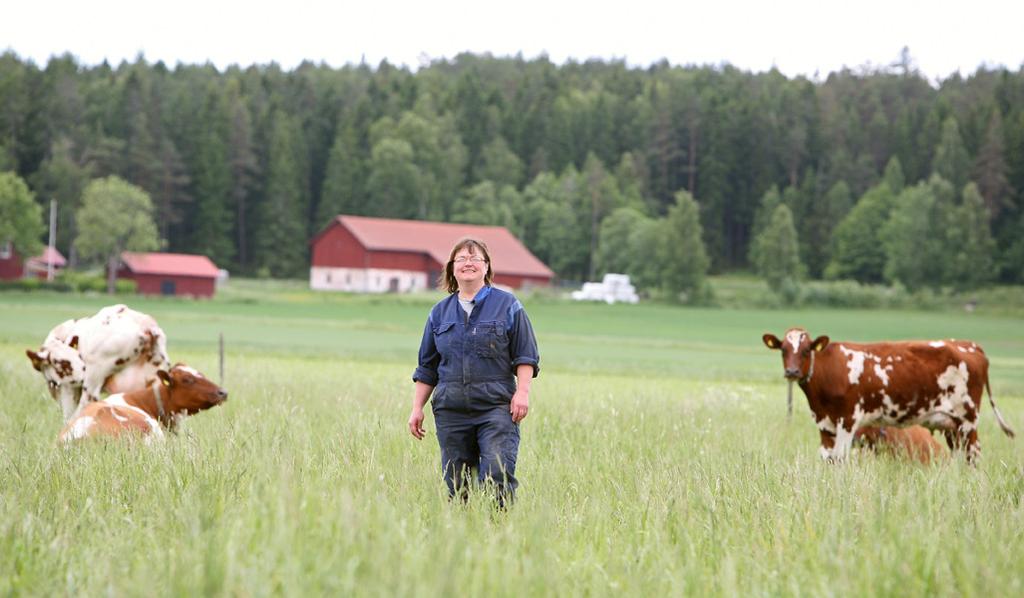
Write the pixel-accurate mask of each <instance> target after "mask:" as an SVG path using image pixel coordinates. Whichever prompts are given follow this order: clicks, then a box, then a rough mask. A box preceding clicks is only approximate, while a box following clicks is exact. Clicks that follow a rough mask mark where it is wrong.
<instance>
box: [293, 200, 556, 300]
mask: <svg viewBox="0 0 1024 598" xmlns="http://www.w3.org/2000/svg"><path fill="white" fill-rule="evenodd" d="M462 237H475V238H477V239H480V240H482V241H483V242H484V243H486V244H487V248H488V249H489V250H490V254H491V267H492V268H493V272H494V278H493V280H494V283H495V284H499V285H504V286H508V287H512V288H516V289H521V288H524V287H528V286H545V285H548V284H550V283H551V279H552V278H554V275H555V273H554V272H552V271H551V269H550V268H548V267H547V266H546V265H544V262H542V261H540V260H539V259H537V256H535V255H533V254H532V253H530V250H529V249H527V248H526V246H525V245H523V244H522V242H520V241H519V239H517V238H516V237H515V235H513V234H512V233H511V232H509V230H508V229H507V228H505V227H503V226H480V225H475V224H448V223H444V222H426V221H423V220H394V219H390V218H367V217H364V216H338V217H337V218H335V219H334V220H333V221H331V223H330V224H328V225H327V227H326V228H325V229H324V230H322V231H320V233H319V234H318V235H317V236H316V237H313V239H312V240H311V241H310V244H311V245H312V249H313V260H312V261H313V263H312V266H311V268H310V270H309V286H310V287H311V288H313V289H317V290H330V291H352V292H357V293H386V292H409V291H420V290H425V289H431V288H434V287H435V286H436V284H437V279H438V277H439V276H440V274H441V272H442V270H443V269H444V266H445V264H446V263H447V262H448V255H449V253H450V252H451V249H452V246H453V245H454V244H455V242H456V241H458V240H459V239H461V238H462Z"/></svg>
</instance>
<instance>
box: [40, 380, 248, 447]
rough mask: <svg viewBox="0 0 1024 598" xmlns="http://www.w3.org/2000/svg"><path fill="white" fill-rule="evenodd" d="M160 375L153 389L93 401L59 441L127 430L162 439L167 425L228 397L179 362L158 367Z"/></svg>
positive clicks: (126, 431) (149, 438) (61, 434)
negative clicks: (165, 368) (161, 368)
mask: <svg viewBox="0 0 1024 598" xmlns="http://www.w3.org/2000/svg"><path fill="white" fill-rule="evenodd" d="M157 376H158V377H159V381H157V382H154V383H153V384H152V386H151V387H150V388H145V389H142V390H135V391H132V392H127V393H119V394H114V395H111V396H109V397H107V398H106V399H104V400H102V401H98V402H94V403H89V404H88V405H86V406H85V407H84V408H83V409H82V412H81V413H79V414H78V415H77V416H76V417H74V418H72V419H71V421H69V422H68V423H67V425H66V426H64V429H63V430H62V431H61V433H60V435H59V436H58V437H57V438H58V440H60V441H61V442H65V443H67V442H71V441H74V440H78V439H80V438H91V437H97V436H115V437H116V436H121V435H122V434H126V433H130V434H137V435H140V436H142V437H143V438H145V439H146V440H147V441H149V440H151V439H154V438H155V439H157V440H159V439H162V438H163V437H164V433H163V428H164V427H166V428H168V429H171V430H173V429H174V428H175V427H176V426H177V424H178V422H179V421H180V420H181V419H184V418H185V417H188V416H189V415H192V414H193V413H197V412H199V411H202V410H204V409H209V408H210V407H216V406H217V405H220V404H221V403H223V402H224V401H226V400H227V398H228V393H227V392H225V391H224V389H222V388H221V387H219V386H217V385H216V384H214V383H213V382H212V381H210V380H208V379H207V378H206V377H205V376H203V375H202V374H200V373H199V372H197V371H196V370H194V369H192V368H190V367H188V366H187V365H184V364H180V363H179V364H175V366H174V367H172V368H171V369H170V371H166V372H165V371H163V370H158V371H157Z"/></svg>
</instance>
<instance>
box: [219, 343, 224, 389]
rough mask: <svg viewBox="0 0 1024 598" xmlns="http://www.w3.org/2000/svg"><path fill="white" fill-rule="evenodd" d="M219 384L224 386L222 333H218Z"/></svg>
mask: <svg viewBox="0 0 1024 598" xmlns="http://www.w3.org/2000/svg"><path fill="white" fill-rule="evenodd" d="M219 336H220V361H219V364H220V385H221V386H224V333H223V332H221V333H220V335H219Z"/></svg>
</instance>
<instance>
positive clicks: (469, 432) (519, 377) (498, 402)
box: [409, 238, 540, 506]
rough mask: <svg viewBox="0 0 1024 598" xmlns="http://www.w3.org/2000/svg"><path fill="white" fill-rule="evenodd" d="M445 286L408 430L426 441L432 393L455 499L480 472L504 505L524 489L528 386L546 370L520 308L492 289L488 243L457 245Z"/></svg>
mask: <svg viewBox="0 0 1024 598" xmlns="http://www.w3.org/2000/svg"><path fill="white" fill-rule="evenodd" d="M440 286H441V288H442V289H443V290H446V291H448V293H450V294H449V296H448V297H446V298H445V299H442V300H441V301H439V302H438V303H437V305H435V306H434V307H433V308H432V309H431V310H430V315H429V317H428V318H427V325H426V327H425V328H424V329H423V340H422V341H420V353H419V367H417V368H416V371H415V372H414V373H413V376H412V379H413V381H414V382H415V384H416V390H415V393H414V395H413V400H412V415H410V416H409V432H410V433H411V434H412V435H413V436H415V437H416V438H417V439H422V438H423V436H424V431H423V406H424V405H425V404H426V403H427V400H429V399H430V396H431V394H433V396H434V402H433V406H432V407H433V411H434V424H435V425H436V426H437V441H438V444H440V445H441V467H442V470H443V472H444V480H445V482H446V483H447V484H448V493H449V495H450V496H452V497H454V496H456V494H458V495H459V496H460V497H462V498H463V499H465V498H466V497H467V492H468V482H469V480H470V479H471V478H470V476H471V475H472V474H471V472H472V470H474V469H476V470H477V476H478V479H479V480H480V482H482V483H489V484H493V485H494V487H495V491H496V494H497V498H498V504H499V505H501V506H504V505H505V504H506V502H509V501H511V500H512V499H513V498H514V497H515V490H516V487H517V486H518V482H517V481H516V478H515V471H516V455H517V454H518V452H519V422H521V421H523V418H525V417H526V414H527V412H528V411H529V406H530V400H529V397H530V382H531V380H532V379H533V378H535V377H536V376H537V373H538V372H539V371H540V367H539V364H540V356H539V355H538V354H537V339H536V338H534V335H533V327H532V326H531V325H530V320H529V318H527V316H526V311H525V310H523V305H522V303H520V302H519V300H518V299H516V298H515V296H514V295H512V294H511V293H507V292H505V291H502V290H500V289H496V288H494V287H492V286H491V257H490V255H489V254H488V252H487V245H485V244H484V243H483V241H480V240H478V239H472V238H464V239H461V240H460V241H459V242H457V243H456V244H455V247H453V248H452V251H451V254H450V255H449V257H448V264H447V265H446V266H445V270H444V274H443V276H442V278H441V281H440ZM513 375H514V376H515V377H514V378H513Z"/></svg>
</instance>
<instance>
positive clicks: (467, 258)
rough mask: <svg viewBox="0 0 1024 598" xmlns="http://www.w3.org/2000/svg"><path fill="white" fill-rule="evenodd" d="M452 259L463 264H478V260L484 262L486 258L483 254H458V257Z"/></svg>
mask: <svg viewBox="0 0 1024 598" xmlns="http://www.w3.org/2000/svg"><path fill="white" fill-rule="evenodd" d="M452 261H453V262H455V263H456V264H465V263H466V262H473V263H474V264H479V263H480V262H486V261H487V260H485V259H484V258H483V256H480V255H470V256H465V255H460V256H459V257H457V258H455V259H453V260H452Z"/></svg>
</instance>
